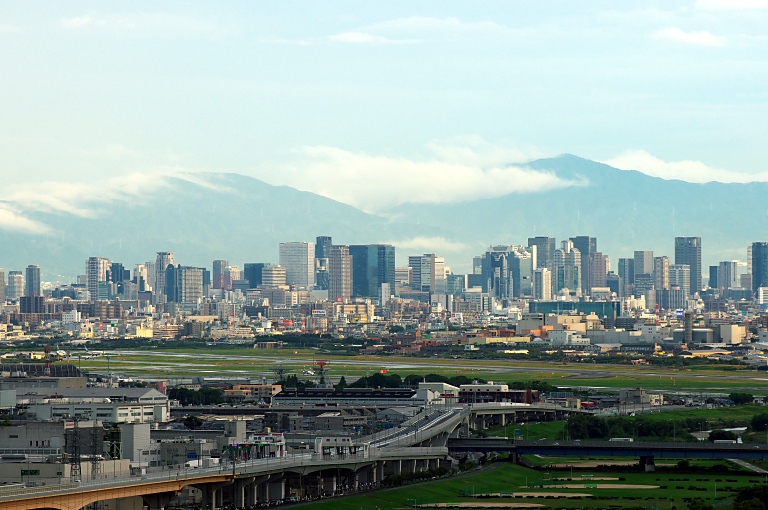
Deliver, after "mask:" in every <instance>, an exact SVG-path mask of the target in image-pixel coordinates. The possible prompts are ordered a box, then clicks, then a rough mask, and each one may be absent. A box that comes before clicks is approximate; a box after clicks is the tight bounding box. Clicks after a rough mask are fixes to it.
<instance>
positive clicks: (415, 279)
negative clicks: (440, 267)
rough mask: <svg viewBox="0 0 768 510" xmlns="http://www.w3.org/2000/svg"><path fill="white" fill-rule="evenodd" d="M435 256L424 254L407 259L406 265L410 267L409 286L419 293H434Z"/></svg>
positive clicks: (435, 275)
mask: <svg viewBox="0 0 768 510" xmlns="http://www.w3.org/2000/svg"><path fill="white" fill-rule="evenodd" d="M436 259H437V257H436V255H435V254H434V253H425V254H424V255H415V256H410V257H408V265H409V266H410V267H411V270H412V271H411V285H412V286H413V288H414V289H416V290H417V291H420V292H435V279H436V278H437V272H436Z"/></svg>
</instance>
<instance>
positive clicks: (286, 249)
mask: <svg viewBox="0 0 768 510" xmlns="http://www.w3.org/2000/svg"><path fill="white" fill-rule="evenodd" d="M280 265H281V266H283V267H284V268H285V278H286V282H287V283H288V285H296V287H299V288H304V289H309V288H310V287H313V286H314V285H315V243H303V242H291V243H280Z"/></svg>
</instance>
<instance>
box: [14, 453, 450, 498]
mask: <svg viewBox="0 0 768 510" xmlns="http://www.w3.org/2000/svg"><path fill="white" fill-rule="evenodd" d="M447 454H448V449H447V448H435V447H408V448H392V449H387V450H380V449H378V448H375V447H373V448H371V449H370V450H369V452H368V453H367V454H366V453H365V452H360V453H352V454H342V455H335V454H334V455H323V454H319V453H309V454H299V455H289V456H286V457H269V458H263V459H251V460H249V461H243V462H237V463H235V465H234V467H233V466H232V463H231V462H230V463H223V464H220V465H218V466H215V467H210V468H182V467H180V466H179V467H176V468H174V467H173V466H171V468H170V469H160V470H156V471H152V472H149V473H146V474H143V475H123V476H105V477H103V478H97V479H92V480H83V481H80V482H79V483H74V482H67V483H62V484H54V485H47V486H45V487H24V488H18V489H11V488H9V489H6V491H5V492H1V493H0V501H7V500H12V499H19V498H22V497H24V496H41V495H58V494H67V493H71V492H81V491H91V490H100V489H108V488H115V487H126V486H131V485H146V484H150V483H154V482H164V481H169V480H178V481H186V480H189V481H194V480H199V479H201V478H205V477H208V476H216V475H235V476H236V477H237V476H243V475H250V474H257V473H265V472H270V471H273V470H284V469H290V468H298V467H317V466H335V465H338V464H346V463H358V462H359V463H365V462H373V461H376V460H384V459H392V458H397V457H428V456H441V455H447Z"/></svg>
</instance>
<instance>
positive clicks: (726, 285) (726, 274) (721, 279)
mask: <svg viewBox="0 0 768 510" xmlns="http://www.w3.org/2000/svg"><path fill="white" fill-rule="evenodd" d="M739 285H740V282H739V263H738V261H736V260H733V261H723V262H720V264H718V267H717V287H718V288H719V289H720V290H721V291H727V290H729V289H733V288H735V287H738V286H739Z"/></svg>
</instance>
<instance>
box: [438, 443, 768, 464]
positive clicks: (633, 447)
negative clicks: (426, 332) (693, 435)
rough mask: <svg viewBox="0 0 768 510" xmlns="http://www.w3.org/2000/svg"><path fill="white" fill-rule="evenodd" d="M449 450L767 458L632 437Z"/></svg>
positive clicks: (749, 450) (741, 449) (752, 448)
mask: <svg viewBox="0 0 768 510" xmlns="http://www.w3.org/2000/svg"><path fill="white" fill-rule="evenodd" d="M447 447H448V450H449V451H451V452H471V451H474V452H484V453H489V452H508V453H510V454H511V455H513V457H514V458H515V459H518V456H519V455H524V454H531V455H547V456H552V457H567V456H577V457H637V458H639V459H640V464H641V466H643V467H645V469H646V471H653V470H654V459H655V458H656V457H659V458H671V459H742V460H750V459H751V460H765V459H768V445H755V444H725V443H717V444H714V443H642V442H634V441H513V440H509V439H460V438H456V439H449V440H448V442H447Z"/></svg>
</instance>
